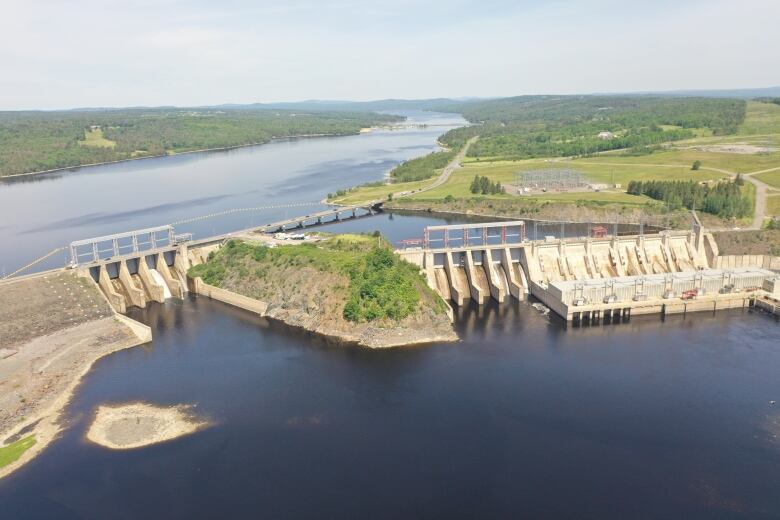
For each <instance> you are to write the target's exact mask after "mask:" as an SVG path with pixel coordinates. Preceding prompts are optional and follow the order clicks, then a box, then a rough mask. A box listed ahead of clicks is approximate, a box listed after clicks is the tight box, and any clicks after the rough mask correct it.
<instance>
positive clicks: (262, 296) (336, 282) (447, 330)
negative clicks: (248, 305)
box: [221, 260, 458, 348]
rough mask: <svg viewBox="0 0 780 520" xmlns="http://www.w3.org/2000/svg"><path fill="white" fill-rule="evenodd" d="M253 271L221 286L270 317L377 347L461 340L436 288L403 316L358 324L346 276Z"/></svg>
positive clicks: (286, 269)
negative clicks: (349, 312) (348, 307)
mask: <svg viewBox="0 0 780 520" xmlns="http://www.w3.org/2000/svg"><path fill="white" fill-rule="evenodd" d="M247 262H251V261H250V260H247ZM251 269H253V265H252V264H250V263H247V265H246V268H245V269H243V271H244V274H243V275H242V274H241V271H242V269H237V270H236V272H232V273H230V274H228V276H227V277H226V278H225V280H224V281H223V282H222V284H221V288H223V289H226V290H228V291H232V292H235V293H238V294H242V295H244V296H248V297H250V298H254V299H256V300H260V301H263V302H266V303H267V304H268V309H267V311H266V313H265V315H266V316H268V317H269V318H273V319H277V320H280V321H283V322H284V323H287V324H288V325H293V326H296V327H301V328H304V329H306V330H309V331H312V332H315V333H318V334H323V335H326V336H330V337H334V338H338V339H340V340H343V341H346V342H355V343H358V344H360V345H362V346H366V347H372V348H381V347H397V346H402V345H412V344H420V343H433V342H443V341H456V340H457V339H458V336H457V334H455V332H454V330H453V328H452V324H451V323H450V320H449V318H448V317H447V314H446V313H444V312H437V311H436V310H435V309H436V308H437V306H439V307H440V305H441V303H440V302H438V301H436V302H434V301H433V299H436V298H438V296H437V295H436V294H434V293H433V292H432V291H421V304H420V308H419V310H418V311H417V312H416V313H414V314H412V315H411V316H408V317H407V318H405V319H403V320H400V321H392V320H377V321H373V322H368V323H366V322H362V323H355V322H351V321H348V320H346V319H345V318H344V316H343V313H344V302H345V301H346V300H347V298H348V296H349V283H350V282H349V277H348V276H346V275H345V274H340V273H336V272H324V271H321V270H318V269H316V268H314V267H311V266H307V265H296V264H294V263H284V264H270V265H265V266H264V267H263V272H262V273H254V274H256V275H255V276H251V275H250V276H247V275H246V273H247V272H252V271H250V270H251Z"/></svg>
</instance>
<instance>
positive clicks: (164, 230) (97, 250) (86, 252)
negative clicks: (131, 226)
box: [69, 225, 191, 266]
mask: <svg viewBox="0 0 780 520" xmlns="http://www.w3.org/2000/svg"><path fill="white" fill-rule="evenodd" d="M189 237H190V238H191V235H189ZM177 239H178V240H179V241H182V240H186V239H187V236H185V235H181V236H177V235H176V234H175V232H174V229H173V226H171V225H167V226H158V227H153V228H146V229H139V230H136V231H127V232H125V233H115V234H113V235H105V236H102V237H95V238H87V239H84V240H77V241H75V242H71V243H70V246H69V249H70V264H71V265H72V266H77V265H79V264H83V263H97V262H100V261H102V260H108V259H111V258H116V257H120V256H124V255H129V254H134V253H141V252H144V251H149V252H151V251H154V250H156V249H159V248H160V247H173V246H175V245H176V243H177Z"/></svg>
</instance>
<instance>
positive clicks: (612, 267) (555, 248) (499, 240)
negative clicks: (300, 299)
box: [0, 201, 780, 323]
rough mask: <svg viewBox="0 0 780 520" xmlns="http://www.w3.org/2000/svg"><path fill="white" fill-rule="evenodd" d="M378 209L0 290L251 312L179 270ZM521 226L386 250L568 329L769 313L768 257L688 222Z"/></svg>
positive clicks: (123, 255) (91, 263)
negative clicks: (241, 242) (639, 318)
mask: <svg viewBox="0 0 780 520" xmlns="http://www.w3.org/2000/svg"><path fill="white" fill-rule="evenodd" d="M380 210H381V202H379V201H375V202H372V203H369V204H366V205H360V206H347V207H336V208H333V209H328V210H325V211H321V212H318V213H313V214H309V215H303V216H299V217H293V218H290V219H287V220H284V221H280V222H275V223H272V224H267V225H263V226H258V227H254V228H251V229H246V230H243V231H239V232H234V233H228V234H224V235H218V236H213V237H207V238H202V239H198V240H193V237H192V235H190V234H177V233H176V231H175V229H174V226H173V225H166V226H159V227H155V228H147V229H141V230H136V231H129V232H125V233H118V234H114V235H107V236H101V237H95V238H89V239H85V240H79V241H75V242H73V243H71V244H70V245H69V246H68V248H67V249H68V250H69V253H70V263H69V265H68V266H67V267H63V268H61V269H59V270H54V271H47V272H44V273H38V274H33V275H28V276H23V277H18V278H9V279H6V280H3V281H2V282H0V291H2V287H3V285H6V284H10V283H23V282H24V280H25V279H32V278H36V277H41V276H44V277H45V276H47V275H50V274H52V273H58V272H63V271H65V270H70V271H71V272H73V273H75V275H77V276H79V277H82V278H84V279H87V280H91V281H92V282H94V283H95V284H96V285H97V286H98V287H99V289H100V293H101V294H102V295H103V296H104V297H105V299H106V300H107V302H108V303H109V304H110V306H111V308H112V309H113V310H114V311H115V312H116V313H122V314H123V313H126V312H127V309H128V308H130V307H145V306H146V304H147V303H148V302H164V301H165V300H166V299H168V298H183V297H184V296H185V294H186V293H188V292H196V293H199V294H202V295H205V296H209V297H211V298H214V299H218V300H221V301H224V302H226V303H229V304H231V305H234V306H237V307H241V308H244V309H246V310H249V311H252V312H255V313H257V314H260V315H262V314H263V313H264V311H265V304H263V303H262V302H256V301H253V300H251V299H250V298H246V297H243V296H240V295H237V294H233V293H229V292H228V291H224V290H222V289H219V288H217V287H211V286H208V285H207V284H205V283H203V282H202V280H200V279H195V280H193V279H189V278H188V277H187V272H188V270H189V269H190V268H191V267H192V266H194V265H198V264H201V263H203V262H206V261H207V259H208V255H209V254H210V253H211V252H212V251H215V250H217V249H219V248H220V247H222V245H223V244H224V243H226V241H228V240H230V239H231V238H242V237H244V238H246V237H251V236H252V235H253V234H255V235H256V234H268V233H275V232H279V231H285V230H292V229H306V228H309V227H312V226H317V225H321V224H325V223H329V222H340V221H344V220H350V219H356V218H361V217H364V216H371V215H373V214H375V213H376V212H378V211H380ZM526 226H527V224H526V222H525V221H521V220H515V221H500V222H490V223H479V224H460V225H447V226H428V227H426V228H424V230H423V237H422V238H421V239H419V240H407V241H404V243H403V246H402V247H401V248H399V249H396V253H397V254H398V255H399V256H401V257H402V258H403V259H405V260H406V261H408V262H410V263H413V264H415V265H417V266H419V267H420V270H421V272H422V273H423V274H424V276H425V278H426V280H427V283H428V285H429V286H430V287H431V288H432V289H434V290H435V291H436V292H437V293H438V294H439V295H440V296H441V297H442V298H443V299H444V300H445V301H447V302H450V303H452V304H454V305H456V306H463V305H465V304H466V303H467V302H468V300H473V301H474V302H476V303H477V304H478V305H482V304H485V303H486V302H487V301H488V300H489V299H493V300H496V301H498V302H505V301H507V300H508V299H510V298H514V299H516V300H525V299H527V298H528V297H529V296H532V297H534V298H536V299H538V300H539V301H540V302H541V303H543V304H544V305H545V306H546V307H548V308H549V309H550V310H551V311H553V312H554V313H555V314H557V315H558V316H560V317H561V318H563V319H565V320H566V321H572V322H578V323H599V322H601V320H602V319H603V320H604V321H605V322H606V321H610V322H616V321H621V320H625V319H628V318H630V316H632V315H639V314H659V315H665V314H675V313H687V312H693V311H714V310H718V309H729V308H745V307H752V306H759V307H761V308H763V309H766V310H767V311H769V312H772V313H775V314H780V274H779V273H780V257H770V256H763V255H750V256H721V255H719V252H718V246H717V244H716V242H715V240H714V238H713V236H712V234H711V233H708V232H706V231H705V230H704V228H703V227H702V226H701V225H699V224H698V222H694V224H693V226H692V229H691V230H688V231H672V230H664V231H660V232H653V233H643V232H640V233H639V234H634V235H618V233H617V229H615V230H614V232H613V233H612V234H611V235H610V234H608V233H607V230H606V228H604V227H599V226H597V227H594V228H593V229H592V230H591V229H590V228H589V230H588V236H584V237H563V234H561V236H560V237H553V236H547V237H544V238H543V239H535V240H531V239H529V238H528V232H527V230H526ZM536 235H537V234H536V233H535V232H534V236H536ZM29 265H33V264H28V266H29ZM63 303H64V304H65V305H67V303H66V302H63Z"/></svg>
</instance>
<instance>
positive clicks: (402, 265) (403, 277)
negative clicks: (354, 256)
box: [344, 247, 420, 322]
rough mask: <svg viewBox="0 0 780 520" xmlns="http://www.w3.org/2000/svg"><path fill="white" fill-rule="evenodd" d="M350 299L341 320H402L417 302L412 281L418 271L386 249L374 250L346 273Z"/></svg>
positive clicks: (415, 288) (416, 276) (416, 305)
mask: <svg viewBox="0 0 780 520" xmlns="http://www.w3.org/2000/svg"><path fill="white" fill-rule="evenodd" d="M349 277H350V293H351V294H350V297H349V300H347V303H346V304H345V305H344V319H346V320H349V321H356V322H360V321H374V320H379V319H383V318H389V319H392V320H402V319H403V318H406V317H407V316H409V315H410V314H412V313H413V312H414V311H415V310H417V307H418V305H419V303H420V294H419V293H418V291H417V287H416V284H415V283H414V282H415V279H416V278H417V279H419V277H420V274H419V268H417V267H416V266H413V265H412V264H409V263H408V262H404V261H403V260H401V259H400V258H399V257H398V256H396V255H395V254H394V253H393V252H392V251H391V250H390V249H389V248H387V247H375V248H373V249H372V250H371V251H369V252H368V254H366V255H365V259H364V260H363V261H362V262H359V263H357V264H356V265H354V266H353V268H352V269H351V270H350V273H349Z"/></svg>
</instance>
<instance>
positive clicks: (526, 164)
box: [410, 160, 724, 204]
mask: <svg viewBox="0 0 780 520" xmlns="http://www.w3.org/2000/svg"><path fill="white" fill-rule="evenodd" d="M548 168H549V169H560V168H574V169H577V170H579V171H581V172H583V173H584V174H585V176H586V177H587V178H588V179H589V180H590V181H592V182H596V183H605V184H613V183H618V184H621V185H622V186H623V187H625V185H626V184H628V182H629V181H630V180H665V179H680V180H700V181H705V180H711V179H720V178H723V177H724V175H723V174H720V173H716V172H712V171H707V170H699V171H693V170H691V169H690V167H677V166H675V167H667V166H658V165H655V166H644V165H627V166H622V165H613V164H609V165H607V166H602V165H600V164H587V163H582V162H580V161H555V162H550V161H545V160H527V161H496V162H481V161H480V162H476V161H471V162H468V163H465V164H464V165H463V168H462V169H460V170H456V171H455V172H453V174H452V175H451V176H450V178H449V180H448V181H447V182H446V183H445V184H443V185H442V186H439V187H438V188H435V189H433V190H430V191H427V192H424V193H420V194H416V195H412V196H411V197H410V198H412V199H421V200H422V199H438V198H444V197H446V196H447V195H452V196H453V197H456V198H464V197H471V196H472V193H471V192H470V191H469V187H470V185H471V181H472V180H473V179H474V176H475V175H482V176H486V177H488V178H489V179H490V180H491V181H494V182H495V181H498V182H500V183H502V184H512V183H514V182H515V173H517V172H522V171H529V170H538V169H548ZM488 197H493V198H506V197H514V195H492V196H488ZM528 197H529V198H536V199H539V200H550V201H575V200H583V199H587V200H594V201H604V202H619V203H623V204H626V203H628V204H644V203H645V202H647V199H646V198H645V197H635V196H633V195H628V194H626V193H623V192H617V191H601V192H593V191H587V192H575V193H549V194H548V193H545V194H541V195H531V196H528Z"/></svg>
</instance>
